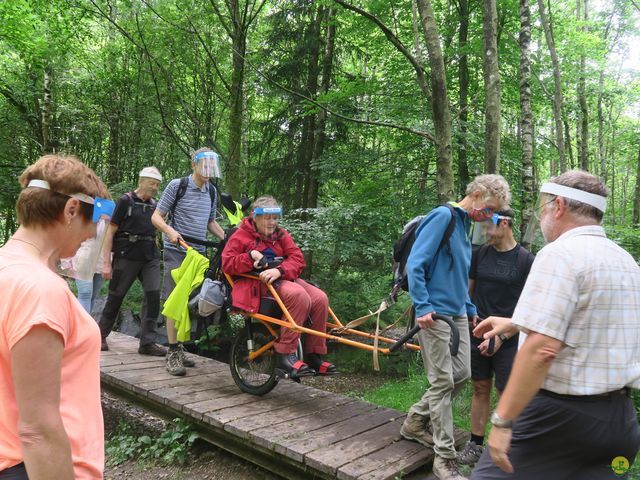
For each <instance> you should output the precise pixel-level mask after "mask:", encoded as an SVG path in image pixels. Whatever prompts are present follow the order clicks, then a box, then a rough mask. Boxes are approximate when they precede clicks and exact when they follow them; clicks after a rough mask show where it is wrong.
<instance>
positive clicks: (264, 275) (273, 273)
mask: <svg viewBox="0 0 640 480" xmlns="http://www.w3.org/2000/svg"><path fill="white" fill-rule="evenodd" d="M281 276H282V273H280V270H278V269H277V268H269V269H267V270H265V271H263V272H260V280H262V281H263V282H264V283H268V284H270V283H273V282H275V281H276V280H278V279H279V278H280V277H281Z"/></svg>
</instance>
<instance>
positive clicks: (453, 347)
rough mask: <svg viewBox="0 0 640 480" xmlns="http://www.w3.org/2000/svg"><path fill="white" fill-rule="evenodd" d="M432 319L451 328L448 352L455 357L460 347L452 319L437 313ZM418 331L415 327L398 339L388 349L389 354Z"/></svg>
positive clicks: (456, 329)
mask: <svg viewBox="0 0 640 480" xmlns="http://www.w3.org/2000/svg"><path fill="white" fill-rule="evenodd" d="M432 318H433V319H434V320H442V321H443V322H445V323H446V324H447V325H449V328H451V341H450V342H449V351H450V352H451V355H453V356H455V355H457V354H458V348H459V347H460V331H459V330H458V327H457V326H456V324H455V323H454V322H453V318H451V317H449V316H447V315H441V314H439V313H434V314H433V316H432ZM419 330H420V325H415V326H414V327H413V328H412V329H411V330H409V331H408V332H407V333H405V334H404V335H403V336H402V337H400V338H399V339H398V341H397V342H396V343H394V344H393V345H391V346H390V347H389V352H391V353H393V352H395V351H397V350H398V349H400V347H402V346H403V345H404V344H405V343H407V341H409V340H410V339H411V338H412V337H413V336H414V335H415V334H416V333H418V331H419Z"/></svg>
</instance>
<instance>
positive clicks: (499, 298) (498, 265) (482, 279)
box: [469, 245, 535, 318]
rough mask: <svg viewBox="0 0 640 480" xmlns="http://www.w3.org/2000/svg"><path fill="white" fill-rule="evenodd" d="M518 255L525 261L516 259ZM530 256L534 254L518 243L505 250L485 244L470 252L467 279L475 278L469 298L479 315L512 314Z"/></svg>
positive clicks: (526, 272) (507, 315) (526, 271)
mask: <svg viewBox="0 0 640 480" xmlns="http://www.w3.org/2000/svg"><path fill="white" fill-rule="evenodd" d="M520 249H522V252H520ZM519 255H525V257H524V259H525V260H526V261H524V262H522V261H520V262H518V256H519ZM534 259H535V256H534V255H533V254H532V253H531V252H528V251H527V250H526V249H525V248H524V247H522V246H520V245H516V246H515V248H513V249H512V250H509V251H507V252H498V251H497V250H496V249H495V248H493V247H491V246H488V247H487V248H481V249H478V250H477V251H475V252H474V253H473V256H472V257H471V267H470V269H469V278H471V279H472V280H475V286H474V289H473V295H472V297H471V300H472V301H473V303H474V304H475V306H476V307H477V308H478V316H479V317H480V318H486V317H488V316H490V315H496V316H499V317H511V316H512V315H513V310H514V309H515V308H516V304H517V303H518V299H519V298H520V293H521V292H522V288H523V287H524V284H525V282H526V280H527V276H528V275H529V271H530V270H531V265H532V264H533V260H534ZM478 261H479V263H478ZM520 264H522V266H520Z"/></svg>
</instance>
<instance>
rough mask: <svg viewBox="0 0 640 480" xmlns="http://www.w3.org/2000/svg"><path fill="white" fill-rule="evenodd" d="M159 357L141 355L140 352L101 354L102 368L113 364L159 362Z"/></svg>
mask: <svg viewBox="0 0 640 480" xmlns="http://www.w3.org/2000/svg"><path fill="white" fill-rule="evenodd" d="M158 359H159V357H152V356H149V355H140V354H138V353H127V354H123V355H104V354H103V355H100V368H102V367H110V366H113V365H124V364H130V363H131V364H133V363H146V362H157V361H158Z"/></svg>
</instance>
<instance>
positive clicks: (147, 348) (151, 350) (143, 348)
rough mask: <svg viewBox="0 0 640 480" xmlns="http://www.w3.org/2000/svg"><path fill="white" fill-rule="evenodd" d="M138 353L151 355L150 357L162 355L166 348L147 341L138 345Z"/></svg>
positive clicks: (164, 353)
mask: <svg viewBox="0 0 640 480" xmlns="http://www.w3.org/2000/svg"><path fill="white" fill-rule="evenodd" d="M138 353H139V354H140V355H151V356H152V357H164V356H165V355H166V354H167V349H166V348H164V347H161V346H160V345H158V344H156V343H149V344H147V345H140V347H139V348H138Z"/></svg>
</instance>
